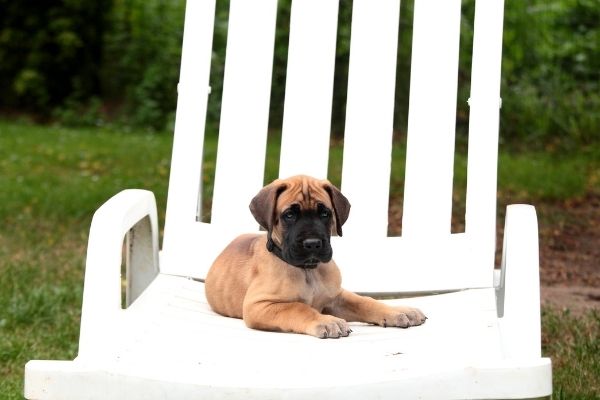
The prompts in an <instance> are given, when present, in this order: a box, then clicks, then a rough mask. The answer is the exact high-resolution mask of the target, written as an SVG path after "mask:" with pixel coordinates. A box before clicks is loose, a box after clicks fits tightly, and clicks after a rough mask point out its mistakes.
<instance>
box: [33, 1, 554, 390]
mask: <svg viewBox="0 0 600 400" xmlns="http://www.w3.org/2000/svg"><path fill="white" fill-rule="evenodd" d="M338 6H339V4H338V1H337V0H301V1H300V0H296V1H294V2H293V5H292V14H291V25H290V36H289V40H290V42H289V54H288V57H289V58H288V67H287V68H288V69H287V81H286V94H285V112H284V120H283V133H282V135H283V136H282V145H281V162H280V176H282V177H286V176H290V175H293V174H297V173H303V174H308V175H313V176H316V177H321V178H322V177H326V175H327V160H328V149H329V136H330V121H331V105H332V88H333V73H334V58H335V57H334V52H335V45H336V43H335V41H336V27H337V18H338ZM460 8H461V2H460V0H438V1H434V0H416V1H415V12H414V21H413V24H414V32H413V45H412V70H411V77H410V105H409V123H408V143H407V158H406V176H405V188H404V211H403V219H402V236H401V237H387V225H388V195H389V181H390V161H391V145H392V122H393V109H394V96H395V93H394V88H395V71H396V54H397V39H398V24H399V18H400V17H402V16H400V15H399V1H398V0H378V1H373V0H354V1H353V10H352V25H351V27H352V32H351V48H350V67H349V68H350V69H349V81H348V99H347V117H346V125H345V126H346V128H345V133H344V154H343V172H342V185H341V190H342V192H343V193H344V194H345V195H346V196H347V197H348V198H349V199H350V201H351V203H352V211H351V214H350V219H349V220H348V222H347V224H346V225H345V226H344V236H343V237H342V238H334V243H333V248H334V257H335V259H336V261H337V263H338V265H340V267H341V269H342V275H343V280H344V282H343V285H344V287H345V288H347V289H350V290H354V291H358V292H363V293H377V294H386V295H388V296H389V295H397V294H402V293H410V294H412V296H414V297H413V298H401V299H396V300H387V301H390V302H391V303H406V304H410V305H413V306H416V307H419V308H421V309H422V310H423V311H424V312H425V313H426V314H427V316H428V317H429V319H428V321H427V323H426V324H424V325H423V326H421V327H414V328H410V329H406V330H403V329H394V328H387V329H384V328H380V327H374V326H368V325H361V324H356V325H355V326H353V327H352V329H353V333H352V334H351V335H350V336H349V337H347V338H342V339H339V340H318V339H315V338H313V337H309V336H306V335H296V334H282V333H272V332H262V331H255V330H251V329H248V328H246V327H245V326H244V323H243V321H241V320H237V319H230V318H225V317H222V316H219V315H217V314H215V313H213V312H212V311H211V310H210V308H209V306H208V305H207V303H206V300H205V298H204V294H203V283H202V282H201V279H202V278H203V277H204V276H205V274H206V272H207V270H208V268H209V266H210V265H211V262H212V260H213V259H214V257H215V256H216V254H217V253H218V252H220V251H221V250H222V248H223V247H224V246H225V244H226V243H227V242H229V241H230V240H231V239H232V238H233V237H234V236H236V235H237V234H239V233H242V232H246V231H256V230H257V229H258V226H257V224H256V222H255V221H254V220H253V218H252V216H251V215H250V212H249V211H248V203H249V201H250V199H251V198H252V196H253V195H254V194H256V192H257V191H258V190H259V189H260V188H261V187H262V185H263V171H264V162H265V143H266V138H267V123H268V114H269V96H270V86H271V70H272V65H273V47H274V46H273V43H274V32H275V20H276V11H277V1H276V0H254V1H250V0H231V7H230V20H229V30H228V39H227V58H226V66H225V78H224V79H225V80H224V89H223V98H222V114H221V120H220V130H219V143H218V158H217V166H216V176H215V187H214V197H213V208H212V221H211V223H210V224H208V223H203V222H199V217H198V215H199V204H200V203H201V202H200V199H199V193H200V190H199V184H200V183H201V182H202V180H201V161H202V150H203V133H204V125H205V118H206V109H207V98H208V94H209V93H210V88H209V69H210V63H211V52H212V38H213V26H214V25H213V24H214V15H215V0H189V1H188V5H187V10H186V24H185V35H184V42H183V58H182V65H181V77H180V83H179V86H178V90H179V101H178V108H177V118H176V127H175V138H174V145H173V146H174V148H173V157H172V167H171V177H170V182H169V193H168V205H167V213H166V223H165V231H164V243H163V247H162V250H161V251H159V245H158V228H157V217H156V205H155V201H154V197H153V195H152V194H151V193H149V192H147V191H143V190H125V191H123V192H121V193H119V194H117V195H116V196H114V197H113V198H112V199H110V200H109V201H108V202H106V203H105V204H104V205H103V206H102V207H101V208H100V209H99V210H98V211H97V212H96V214H95V215H94V219H93V222H92V226H91V232H90V238H89V245H88V246H89V247H88V253H87V265H86V275H85V286H84V287H85V290H84V296H83V310H82V318H81V333H80V342H79V354H78V356H77V358H76V359H75V360H73V361H30V362H29V363H28V364H27V366H26V371H25V396H26V397H27V398H28V399H62V400H67V399H127V400H134V399H199V398H210V399H224V398H227V399H229V398H243V399H264V398H282V399H283V398H285V399H306V398H344V399H351V398H352V399H369V398H381V399H387V398H420V399H442V398H446V399H463V398H484V399H497V398H532V397H542V396H549V395H550V394H551V392H552V383H551V362H550V360H549V359H548V358H543V357H541V345H540V299H539V266H538V263H539V261H538V231H537V220H536V214H535V210H534V208H533V207H531V206H527V205H511V206H509V207H508V209H507V212H506V227H505V231H504V234H505V236H504V244H503V257H502V266H501V270H500V272H499V274H495V273H494V252H495V229H496V175H497V149H498V125H499V121H498V116H499V106H500V96H499V91H500V60H501V47H502V23H503V1H502V0H483V1H478V2H477V4H476V12H475V27H474V30H475V32H474V34H475V36H474V42H473V53H472V57H473V63H472V79H471V97H470V101H469V105H470V115H469V146H468V173H467V176H468V186H467V195H466V217H465V221H466V227H465V232H464V233H456V234H451V232H450V218H451V207H452V185H453V178H452V176H453V175H452V174H453V153H454V131H455V119H456V101H457V100H456V98H457V95H456V93H457V71H458V54H459V51H458V46H459V25H460V19H461V15H460ZM125 237H126V238H127V244H128V245H127V251H126V255H127V260H126V261H127V277H126V278H127V304H128V307H126V308H124V309H122V307H121V261H122V260H121V258H122V249H123V239H124V238H125ZM495 276H496V277H497V279H495Z"/></svg>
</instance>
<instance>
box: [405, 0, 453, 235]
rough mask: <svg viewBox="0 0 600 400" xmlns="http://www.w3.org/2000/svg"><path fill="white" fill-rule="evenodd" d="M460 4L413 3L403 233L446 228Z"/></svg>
mask: <svg viewBox="0 0 600 400" xmlns="http://www.w3.org/2000/svg"><path fill="white" fill-rule="evenodd" d="M460 5H461V2H460V0H419V1H416V2H415V13H414V30H413V47H412V67H411V79H410V103H409V115H408V142H407V155H406V176H405V188H404V214H403V220H402V234H403V236H427V235H429V236H430V235H442V234H449V233H450V219H451V215H452V175H453V164H454V131H455V126H456V90H457V82H458V54H459V37H460Z"/></svg>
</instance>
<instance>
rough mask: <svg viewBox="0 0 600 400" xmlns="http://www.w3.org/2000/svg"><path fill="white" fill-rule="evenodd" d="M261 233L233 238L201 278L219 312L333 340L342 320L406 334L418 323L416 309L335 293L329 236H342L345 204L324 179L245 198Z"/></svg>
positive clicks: (287, 183)
mask: <svg viewBox="0 0 600 400" xmlns="http://www.w3.org/2000/svg"><path fill="white" fill-rule="evenodd" d="M250 211H251V212H252V214H253V215H254V217H255V218H256V220H257V221H258V223H259V224H260V225H261V226H262V227H264V228H265V229H266V230H267V233H266V234H247V235H242V236H239V237H238V238H236V239H235V240H234V241H233V242H231V243H230V244H229V245H228V246H227V247H226V248H225V250H223V252H222V253H221V254H220V255H219V256H218V257H217V259H216V260H215V262H214V263H213V265H212V267H211V269H210V271H209V272H208V275H207V276H206V297H207V299H208V302H209V304H210V306H211V307H212V309H213V310H214V311H216V312H218V313H219V314H222V315H225V316H228V317H235V318H243V319H244V322H245V323H246V325H247V326H248V327H250V328H254V329H263V330H270V331H283V332H296V333H305V334H309V335H313V336H316V337H319V338H338V337H340V336H348V335H349V334H350V332H351V330H350V327H349V326H348V324H347V321H360V322H367V323H371V324H376V325H380V326H383V327H386V326H397V327H401V328H407V327H409V326H414V325H421V324H422V323H423V322H425V319H426V317H425V315H424V314H423V313H422V312H421V311H419V310H418V309H416V308H409V307H390V306H388V305H385V304H383V303H380V302H378V301H376V300H374V299H372V298H370V297H365V296H359V295H357V294H355V293H352V292H349V291H346V290H344V289H342V287H341V275H340V270H339V269H338V267H337V265H336V264H335V262H333V260H332V259H331V256H332V250H331V245H330V241H329V239H330V236H331V234H332V233H337V234H338V235H340V236H341V235H342V225H343V224H344V222H346V219H347V218H348V213H349V211H350V203H349V202H348V200H347V199H346V198H345V197H344V195H342V193H341V192H340V191H339V190H338V189H337V188H336V187H334V186H333V185H332V184H331V183H329V182H328V181H326V180H323V181H321V180H317V179H314V178H311V177H308V176H294V177H292V178H289V179H283V180H276V181H274V182H273V183H271V184H269V185H267V186H266V187H264V188H263V189H262V190H261V191H260V192H259V193H258V194H257V195H256V197H254V199H252V202H251V203H250Z"/></svg>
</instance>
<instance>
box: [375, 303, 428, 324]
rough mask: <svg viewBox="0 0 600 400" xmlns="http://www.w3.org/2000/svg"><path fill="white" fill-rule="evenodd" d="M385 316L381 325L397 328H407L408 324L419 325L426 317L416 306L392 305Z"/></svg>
mask: <svg viewBox="0 0 600 400" xmlns="http://www.w3.org/2000/svg"><path fill="white" fill-rule="evenodd" d="M392 310H393V311H392V312H390V313H389V314H388V315H387V316H386V318H384V319H383V322H382V323H381V324H380V325H381V326H383V327H384V328H385V327H388V326H395V327H399V328H408V327H410V326H417V325H421V324H423V323H424V322H425V320H426V319H427V317H426V316H425V314H423V312H422V311H421V310H419V309H418V308H412V307H393V308H392Z"/></svg>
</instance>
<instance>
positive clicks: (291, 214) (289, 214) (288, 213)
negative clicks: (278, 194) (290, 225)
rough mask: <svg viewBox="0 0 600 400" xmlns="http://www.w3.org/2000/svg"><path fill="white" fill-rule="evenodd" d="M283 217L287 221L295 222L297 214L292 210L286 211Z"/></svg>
mask: <svg viewBox="0 0 600 400" xmlns="http://www.w3.org/2000/svg"><path fill="white" fill-rule="evenodd" d="M282 216H283V219H284V220H286V221H293V220H295V219H296V213H295V212H294V211H292V210H287V211H284V212H283V215H282Z"/></svg>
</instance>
